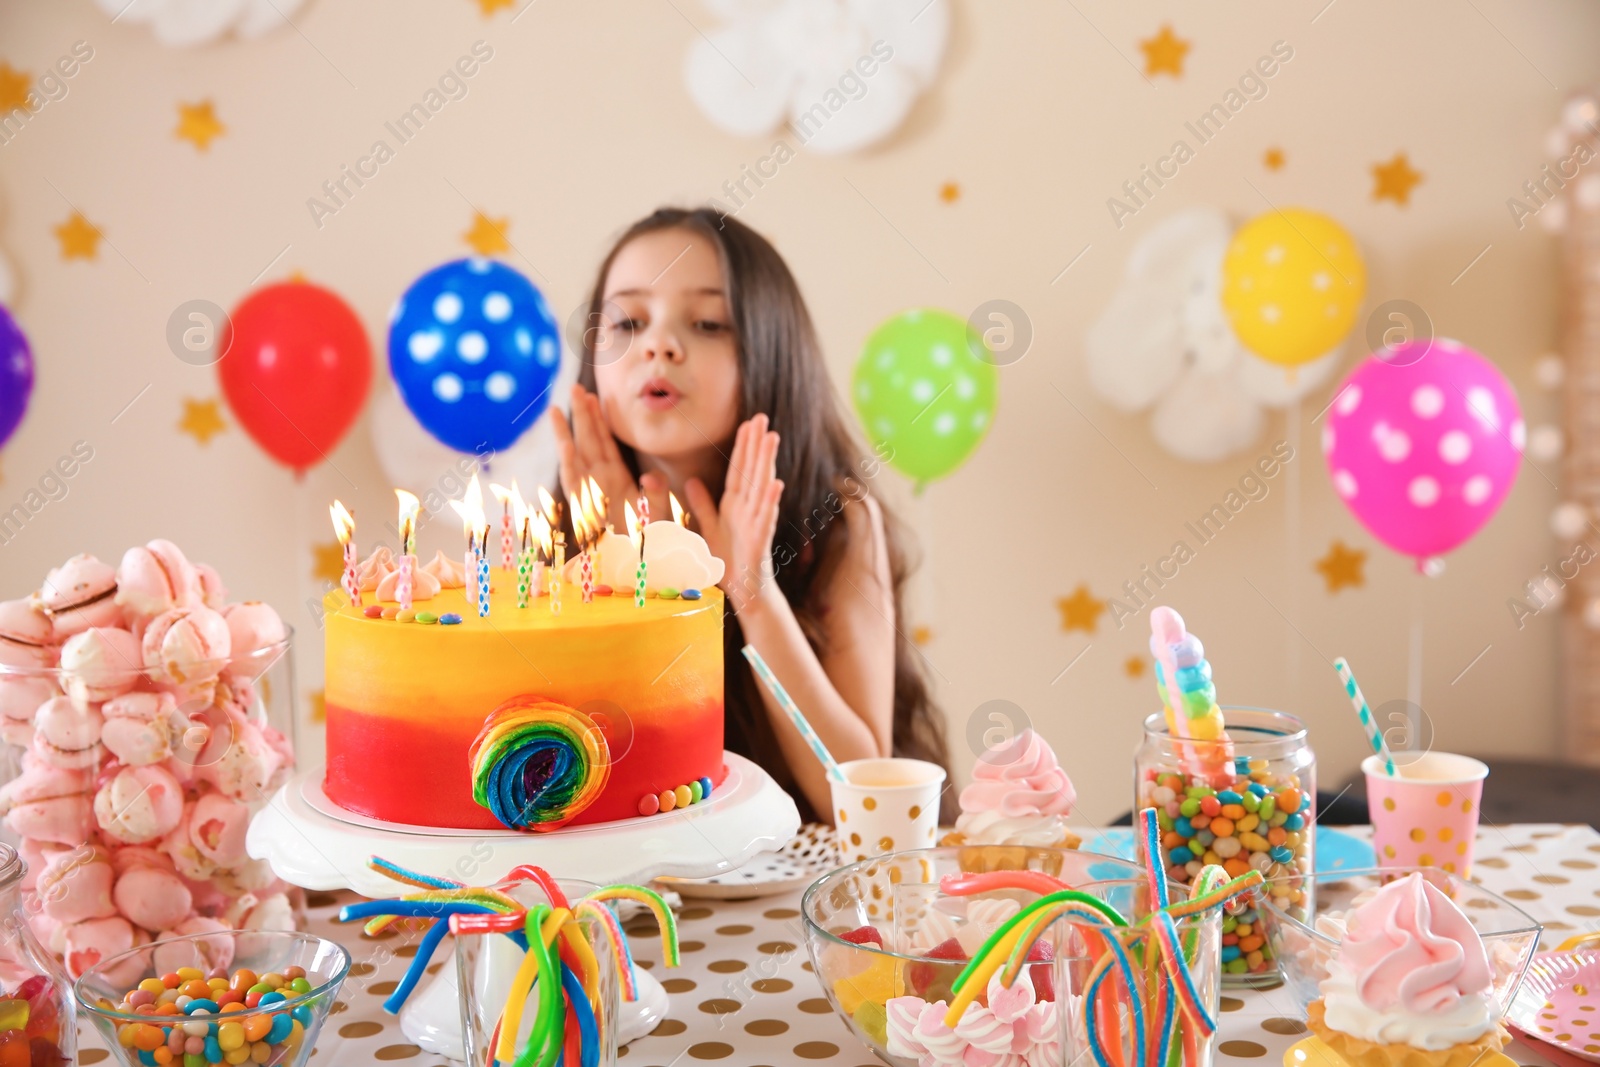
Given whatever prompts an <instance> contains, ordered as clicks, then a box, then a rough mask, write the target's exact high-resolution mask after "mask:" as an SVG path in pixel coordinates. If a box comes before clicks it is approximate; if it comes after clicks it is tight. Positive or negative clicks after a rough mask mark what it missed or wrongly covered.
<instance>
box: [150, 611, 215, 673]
mask: <svg viewBox="0 0 1600 1067" xmlns="http://www.w3.org/2000/svg"><path fill="white" fill-rule="evenodd" d="M232 647H233V637H232V635H231V634H230V633H229V631H228V623H227V620H225V619H223V617H222V616H221V615H219V614H217V613H216V612H215V611H212V610H211V609H210V608H208V607H205V606H204V605H197V606H195V607H189V608H173V609H172V610H171V611H164V612H162V613H161V614H160V615H157V616H156V617H155V618H154V619H151V620H150V624H149V625H148V626H146V627H145V631H144V641H143V655H144V664H145V666H146V667H149V668H150V669H151V670H154V671H159V672H160V673H161V674H162V675H163V676H165V678H166V679H167V680H169V681H170V682H172V683H173V684H174V685H177V686H194V685H199V684H203V683H205V682H209V681H211V680H212V679H214V678H216V676H217V675H218V674H221V673H222V669H223V668H224V667H226V666H227V659H228V655H229V653H230V652H231V651H232Z"/></svg>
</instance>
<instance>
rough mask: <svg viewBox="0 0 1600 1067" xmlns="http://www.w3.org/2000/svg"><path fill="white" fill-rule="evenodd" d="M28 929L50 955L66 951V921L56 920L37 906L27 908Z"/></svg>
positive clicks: (59, 954) (57, 954)
mask: <svg viewBox="0 0 1600 1067" xmlns="http://www.w3.org/2000/svg"><path fill="white" fill-rule="evenodd" d="M28 929H30V930H32V931H33V936H34V937H36V938H38V939H39V944H41V945H43V946H44V947H45V950H46V951H47V952H49V953H50V954H51V955H52V956H57V957H59V956H61V955H62V954H63V953H65V952H66V951H67V924H66V923H61V922H57V921H56V920H54V919H52V918H50V916H48V915H46V914H45V913H44V912H43V911H42V910H40V909H38V908H29V909H28Z"/></svg>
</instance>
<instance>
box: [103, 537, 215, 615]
mask: <svg viewBox="0 0 1600 1067" xmlns="http://www.w3.org/2000/svg"><path fill="white" fill-rule="evenodd" d="M204 599H205V595H204V590H203V589H202V588H201V585H200V575H199V574H198V573H197V572H196V571H195V568H194V564H192V563H190V562H189V559H188V557H187V556H185V555H184V554H183V550H182V549H180V548H179V547H178V546H177V545H175V544H173V543H172V542H171V541H162V540H155V541H151V542H150V543H149V544H147V545H144V546H142V547H139V548H130V549H128V551H127V552H126V553H124V554H123V557H122V564H121V565H120V566H119V567H117V603H119V604H121V605H122V606H123V608H124V609H126V610H127V612H128V613H129V614H130V615H134V616H137V617H139V618H144V619H148V618H152V617H154V616H156V615H160V614H161V613H162V612H163V611H171V610H172V609H173V608H187V607H192V606H194V605H197V604H202V603H204Z"/></svg>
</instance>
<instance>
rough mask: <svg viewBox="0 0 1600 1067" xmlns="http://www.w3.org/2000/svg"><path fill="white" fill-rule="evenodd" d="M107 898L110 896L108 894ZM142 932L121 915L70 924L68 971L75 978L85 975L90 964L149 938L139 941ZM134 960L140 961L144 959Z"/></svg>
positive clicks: (120, 980)
mask: <svg viewBox="0 0 1600 1067" xmlns="http://www.w3.org/2000/svg"><path fill="white" fill-rule="evenodd" d="M107 899H108V900H109V897H108V898H107ZM140 933H141V931H136V930H135V929H134V927H133V924H132V923H130V922H128V920H127V919H124V918H123V917H122V916H120V915H112V916H110V917H109V918H104V919H90V920H88V921H86V922H80V923H73V924H71V925H69V926H68V927H67V936H66V952H65V953H64V954H63V956H64V959H65V962H66V965H67V974H69V975H71V976H72V977H73V978H79V977H82V975H83V973H84V972H85V971H87V970H89V969H90V968H91V967H96V966H99V965H100V964H101V963H103V962H105V961H106V960H109V959H110V958H111V957H113V956H120V955H121V954H122V953H124V952H129V951H132V950H133V949H134V948H135V947H136V946H137V945H139V944H142V943H144V942H145V941H148V940H149V938H148V936H146V937H145V938H144V941H140V940H139V937H140ZM133 962H134V963H136V964H137V963H140V962H141V961H139V960H135V961H133ZM140 969H141V970H142V969H143V968H142V967H141V968H140ZM110 980H111V981H113V982H115V984H117V985H126V984H128V981H127V980H126V979H123V978H120V977H118V978H112V979H110ZM133 981H135V982H136V981H138V977H137V976H136V977H134V978H133Z"/></svg>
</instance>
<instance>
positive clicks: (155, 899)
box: [111, 866, 194, 930]
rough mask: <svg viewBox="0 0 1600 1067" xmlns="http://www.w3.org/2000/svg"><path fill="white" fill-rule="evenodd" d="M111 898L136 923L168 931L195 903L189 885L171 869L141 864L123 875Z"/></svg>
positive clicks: (128, 918) (112, 890)
mask: <svg viewBox="0 0 1600 1067" xmlns="http://www.w3.org/2000/svg"><path fill="white" fill-rule="evenodd" d="M111 899H112V901H113V902H115V903H116V905H117V910H118V911H119V912H121V913H122V915H123V917H124V918H126V919H127V920H128V921H129V922H131V923H133V925H135V926H138V927H142V928H144V929H146V930H165V929H167V928H168V927H171V926H176V925H177V924H178V923H180V922H182V921H183V920H184V918H185V917H186V916H187V915H188V914H189V911H190V909H191V908H192V907H193V906H194V898H193V896H192V895H190V893H189V887H188V886H186V885H184V884H183V879H181V878H179V877H178V876H177V874H175V873H174V872H173V871H171V870H164V869H162V868H160V867H151V866H140V867H134V868H133V869H132V870H130V871H128V872H127V873H125V874H123V875H121V876H120V877H119V878H118V879H117V882H116V885H115V886H113V887H112V889H111Z"/></svg>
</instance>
